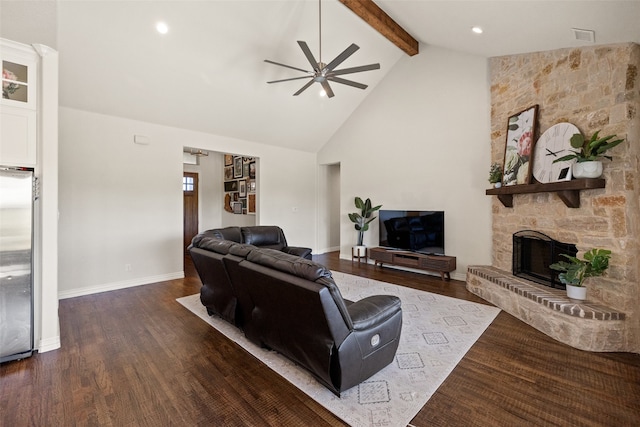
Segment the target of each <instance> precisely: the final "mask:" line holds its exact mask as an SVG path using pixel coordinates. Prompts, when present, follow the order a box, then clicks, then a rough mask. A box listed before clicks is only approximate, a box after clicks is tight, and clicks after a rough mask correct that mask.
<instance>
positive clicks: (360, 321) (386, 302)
mask: <svg viewBox="0 0 640 427" xmlns="http://www.w3.org/2000/svg"><path fill="white" fill-rule="evenodd" d="M400 310H401V303H400V298H398V297H396V296H393V295H374V296H370V297H367V298H364V299H361V300H360V301H356V302H354V303H353V304H350V305H349V306H348V307H347V311H348V312H349V315H350V316H351V321H352V322H353V328H354V329H355V330H356V331H364V330H367V329H370V328H372V327H374V326H377V325H380V324H381V323H384V322H385V321H386V320H387V319H389V318H391V317H393V316H394V315H395V314H396V313H398V312H399V311H400Z"/></svg>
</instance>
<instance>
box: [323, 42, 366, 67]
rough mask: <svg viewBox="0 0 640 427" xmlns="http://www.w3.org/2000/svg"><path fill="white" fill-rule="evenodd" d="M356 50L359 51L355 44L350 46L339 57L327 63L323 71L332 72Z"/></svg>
mask: <svg viewBox="0 0 640 427" xmlns="http://www.w3.org/2000/svg"><path fill="white" fill-rule="evenodd" d="M358 49H360V48H359V47H358V45H357V44H355V43H352V44H351V46H349V47H348V48H346V49H345V50H344V51H343V52H342V53H341V54H340V55H338V56H336V58H335V59H334V60H333V61H331V62H329V63H328V64H327V66H326V67H324V69H325V70H329V71H331V70H333V69H334V68H336V67H337V66H338V65H340V64H342V63H343V62H344V61H345V60H346V59H347V58H348V57H350V56H351V55H353V54H354V53H355V52H356V50H358Z"/></svg>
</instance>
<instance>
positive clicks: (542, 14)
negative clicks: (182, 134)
mask: <svg viewBox="0 0 640 427" xmlns="http://www.w3.org/2000/svg"><path fill="white" fill-rule="evenodd" d="M16 3H22V6H21V7H17V6H16ZM28 3H32V5H31V6H30V7H31V8H37V7H38V6H36V5H37V4H38V2H10V1H6V0H3V1H2V5H3V9H5V10H6V11H8V13H12V12H13V13H14V14H15V15H25V16H29V14H28V13H22V14H20V13H18V12H19V11H21V10H22V11H24V8H26V7H27V6H25V4H28ZM44 3H48V5H49V7H50V4H51V2H44ZM376 3H377V4H378V5H379V6H380V7H381V8H382V9H384V10H385V11H386V12H387V13H388V14H389V15H390V16H391V17H392V18H394V19H395V20H396V21H397V22H398V23H399V24H400V25H402V26H403V27H404V28H405V29H406V30H407V31H408V32H409V33H410V34H412V35H413V36H414V37H415V38H416V39H418V40H419V41H420V43H421V48H422V49H424V48H425V46H426V45H434V46H441V47H445V48H449V49H453V50H456V51H461V52H467V53H470V54H474V55H480V56H484V57H491V56H500V55H508V54H517V53H524V52H532V51H540V50H551V49H558V48H565V47H573V46H584V45H588V44H589V43H585V42H583V41H577V40H575V39H574V35H573V33H572V31H571V28H572V27H576V28H581V29H589V30H594V31H595V33H596V43H597V44H607V43H618V42H630V41H632V42H636V43H640V25H639V24H638V22H639V21H640V0H635V1H571V0H568V1H566V0H565V1H520V0H512V1H482V0H476V1H455V0H449V1H430V0H412V1H411V0H377V1H376ZM7 4H13V7H9V8H5V7H4V6H6V5H7ZM41 9H42V8H41ZM5 10H3V17H2V23H3V25H5V26H8V25H9V23H11V24H12V25H15V21H16V19H24V17H22V16H7V14H6V13H5ZM322 12H323V13H322V22H323V25H322V50H323V52H322V59H323V61H324V62H329V61H330V60H331V59H333V58H334V57H335V56H337V55H338V54H339V53H340V52H341V51H342V50H344V49H345V48H346V47H347V46H348V45H349V44H351V43H356V44H357V45H359V46H360V50H359V51H358V52H356V53H355V54H354V55H352V56H351V57H350V58H349V59H348V60H347V61H345V62H344V63H343V65H342V66H341V67H339V68H342V67H351V66H357V65H364V64H369V63H374V62H379V63H380V64H381V70H378V71H369V72H364V73H359V74H352V75H350V76H345V77H347V78H350V79H352V80H355V81H359V82H362V83H365V84H368V85H369V86H370V87H369V89H367V90H364V91H362V90H359V89H355V88H352V87H347V86H342V85H339V84H333V85H332V87H333V90H334V92H335V94H336V96H335V97H334V98H331V99H328V98H321V97H320V96H319V95H318V92H319V89H320V87H319V85H314V86H312V87H311V88H310V89H308V90H307V91H306V92H304V93H303V94H302V95H300V96H297V97H294V96H292V95H293V93H294V92H295V91H297V90H298V89H299V88H300V87H302V85H303V84H304V82H305V81H304V80H302V81H300V80H299V81H293V82H286V83H278V84H271V85H268V84H266V82H267V81H268V80H275V79H284V78H289V77H297V76H300V75H302V73H300V72H298V71H295V70H290V69H286V68H282V67H278V66H275V65H271V64H267V63H265V62H263V60H264V59H270V60H273V61H276V62H281V63H285V64H289V65H292V66H295V67H298V68H304V69H307V68H308V63H307V61H306V59H305V57H304V55H303V53H302V51H301V50H300V48H299V47H298V45H297V43H296V41H297V40H303V41H306V42H307V43H308V44H309V47H310V48H311V50H312V51H313V53H314V55H316V56H318V2H317V1H316V0H309V1H304V0H277V1H275V0H253V1H249V0H225V1H223V0H208V1H205V0H201V1H188V0H174V1H132V0H128V1H107V0H103V1H100V0H98V1H85V0H83V1H76V0H60V1H58V3H57V33H56V34H57V40H56V41H55V44H56V45H57V46H54V47H56V48H57V49H58V50H59V51H60V103H61V105H62V106H66V107H71V108H79V109H84V110H89V111H94V112H98V113H103V114H109V115H115V116H122V117H128V118H132V119H136V120H142V121H148V122H153V123H160V124H165V125H169V126H175V127H180V128H188V129H192V130H197V131H202V132H207V133H213V134H218V135H224V136H230V137H235V138H241V139H246V140H251V141H256V142H263V143H267V144H273V145H278V146H283V147H288V148H295V149H300V150H305V151H312V152H313V151H317V150H318V149H319V148H320V147H321V146H322V145H323V144H324V143H325V142H326V141H327V140H328V139H329V138H330V137H331V136H332V135H333V134H334V133H335V132H336V131H337V129H338V128H339V127H340V126H341V125H342V123H343V122H344V121H345V120H346V119H347V118H348V117H349V115H350V114H351V113H352V112H353V111H354V110H355V109H356V108H357V106H358V105H359V104H360V103H361V102H362V101H363V100H364V98H365V97H366V96H367V94H369V93H370V92H371V90H372V89H373V88H374V87H375V85H376V84H378V83H379V82H380V80H382V78H383V77H384V76H385V74H386V73H387V72H389V70H390V69H391V68H392V67H393V66H394V64H396V62H397V61H398V60H400V59H401V58H403V56H405V54H404V53H403V52H402V51H400V49H398V48H397V47H395V46H394V45H393V44H391V42H389V41H388V40H386V39H385V38H383V37H382V36H381V35H379V34H378V33H377V32H376V31H374V30H373V29H372V28H371V27H369V26H368V25H367V24H365V23H364V21H362V20H361V19H360V18H359V17H357V16H355V15H354V14H353V13H352V12H351V11H350V10H348V9H347V8H346V7H345V6H343V5H342V4H340V3H339V2H338V1H337V0H324V1H323V2H322ZM44 15H46V14H44ZM31 16H33V14H31ZM159 20H163V21H165V22H166V23H167V24H168V25H169V33H168V34H166V35H160V34H159V33H157V32H156V31H155V29H154V27H155V24H156V22H157V21H159ZM49 25H54V26H55V25H56V24H55V23H53V24H52V23H49ZM474 25H479V26H481V27H483V28H484V30H485V32H484V34H482V35H480V36H478V35H475V34H473V33H472V32H471V31H470V28H471V27H472V26H474ZM16 26H17V25H16ZM22 26H23V27H25V28H26V27H30V30H29V31H30V36H31V37H34V38H36V37H37V36H36V34H37V33H38V32H40V33H41V35H42V40H44V42H45V43H46V40H47V37H48V36H49V35H50V33H51V28H45V26H43V25H40V24H38V25H34V24H33V23H25V24H24V25H22ZM2 34H3V36H5V34H6V32H5V31H3V33H2ZM49 38H50V37H49ZM19 41H22V40H19ZM27 41H28V42H34V41H38V40H37V38H36V39H35V40H27ZM182 143H183V144H184V145H189V144H188V141H183V142H182Z"/></svg>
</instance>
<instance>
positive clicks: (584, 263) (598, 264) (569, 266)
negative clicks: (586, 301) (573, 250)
mask: <svg viewBox="0 0 640 427" xmlns="http://www.w3.org/2000/svg"><path fill="white" fill-rule="evenodd" d="M561 255H562V256H563V257H565V258H567V259H568V260H569V261H559V262H556V263H554V264H551V265H550V266H549V268H551V269H552V270H556V271H561V273H560V274H558V279H560V281H561V282H562V283H564V284H565V285H573V286H583V283H584V281H585V279H587V278H588V277H595V276H601V275H602V274H604V272H605V271H606V270H607V268H609V259H610V258H611V251H609V250H606V249H591V250H590V251H588V252H586V253H585V254H584V259H579V258H577V257H574V256H570V255H567V254H561Z"/></svg>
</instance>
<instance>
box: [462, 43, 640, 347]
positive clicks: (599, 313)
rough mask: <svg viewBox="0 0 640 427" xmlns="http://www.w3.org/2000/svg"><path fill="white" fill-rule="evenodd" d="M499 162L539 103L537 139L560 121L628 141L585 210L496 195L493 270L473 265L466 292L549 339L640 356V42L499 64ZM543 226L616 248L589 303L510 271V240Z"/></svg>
mask: <svg viewBox="0 0 640 427" xmlns="http://www.w3.org/2000/svg"><path fill="white" fill-rule="evenodd" d="M489 68H490V75H491V102H492V111H491V161H492V162H498V163H500V164H502V163H503V159H504V145H505V138H506V123H507V118H508V117H509V116H510V115H512V114H513V113H514V112H517V111H522V110H523V109H525V108H528V107H529V106H532V105H536V104H538V105H539V110H538V111H539V112H538V119H537V122H538V133H537V134H538V135H540V134H541V133H542V132H543V131H545V130H546V129H548V128H549V127H551V126H552V125H554V124H556V123H560V122H569V123H573V124H575V125H576V126H577V127H578V128H579V129H580V131H581V132H582V133H583V135H585V136H591V135H592V134H593V133H594V132H595V131H597V130H599V129H601V130H602V131H601V133H602V134H603V135H604V134H607V135H608V134H617V135H618V136H624V137H625V138H626V142H625V143H623V144H621V145H619V146H618V147H616V148H614V149H613V150H612V152H611V155H612V156H613V161H611V162H608V161H606V162H605V171H604V175H603V178H604V179H605V182H606V185H605V188H603V189H589V190H583V191H581V193H580V199H581V201H580V207H579V208H569V207H567V206H566V205H565V204H564V203H563V202H562V201H561V200H560V198H559V197H558V196H557V195H556V194H555V193H530V194H516V195H514V196H513V207H510V208H509V207H505V206H503V205H502V204H501V203H500V202H499V201H498V199H497V198H496V197H495V196H487V197H492V198H493V199H494V200H493V201H492V213H493V225H492V231H493V248H492V265H491V266H469V268H468V271H467V289H468V290H469V291H471V292H473V293H475V294H477V295H479V296H480V297H482V298H484V299H486V300H488V301H490V302H492V303H493V304H495V305H497V306H498V307H500V308H502V309H503V310H505V311H507V312H508V313H510V314H512V315H514V316H516V317H518V318H519V319H521V320H522V321H524V322H526V323H528V324H529V325H531V326H533V327H535V328H537V329H539V330H540V331H542V332H544V333H546V334H547V335H549V336H551V337H553V338H555V339H557V340H559V341H561V342H564V343H566V344H568V345H571V346H574V347H576V348H580V349H584V350H590V351H628V352H634V353H640V284H639V282H638V281H639V277H640V256H638V255H639V254H640V172H639V166H640V160H639V159H640V114H638V113H640V82H639V79H638V70H639V69H640V46H639V45H637V44H634V43H625V44H615V45H606V46H591V47H582V48H572V49H560V50H555V51H549V52H536V53H530V54H523V55H512V56H505V57H497V58H491V59H490V60H489ZM522 229H533V230H538V231H540V232H542V233H544V234H546V235H548V236H550V237H551V238H553V239H557V240H559V241H563V242H575V244H576V246H577V248H578V251H579V252H578V254H579V255H582V254H583V253H584V252H585V251H587V250H589V249H591V248H592V247H598V248H604V249H610V250H611V251H612V258H611V264H610V268H609V269H608V270H607V273H606V274H605V276H603V277H599V278H592V279H589V280H590V281H589V282H588V283H587V289H588V293H587V301H585V302H583V303H578V302H576V301H573V300H569V299H568V298H567V297H566V293H565V291H562V290H559V289H552V288H548V287H544V286H542V285H538V284H536V283H533V282H529V281H526V280H524V279H521V278H517V277H515V276H513V275H511V273H510V271H511V261H512V235H513V233H515V232H517V231H519V230H522Z"/></svg>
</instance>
